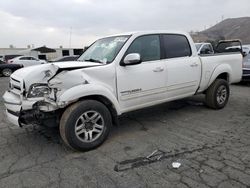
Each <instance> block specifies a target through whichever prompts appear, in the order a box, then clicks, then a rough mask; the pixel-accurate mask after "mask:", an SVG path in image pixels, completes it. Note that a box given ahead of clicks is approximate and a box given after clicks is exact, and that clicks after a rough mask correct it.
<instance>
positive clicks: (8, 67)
mask: <svg viewBox="0 0 250 188" xmlns="http://www.w3.org/2000/svg"><path fill="white" fill-rule="evenodd" d="M20 68H23V65H21V64H6V63H1V64H0V74H1V75H3V76H6V77H9V76H10V75H11V74H12V73H13V72H15V71H16V70H17V69H20Z"/></svg>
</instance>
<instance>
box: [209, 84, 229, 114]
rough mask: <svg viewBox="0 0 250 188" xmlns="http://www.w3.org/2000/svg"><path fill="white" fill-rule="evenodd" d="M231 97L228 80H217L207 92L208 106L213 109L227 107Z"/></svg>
mask: <svg viewBox="0 0 250 188" xmlns="http://www.w3.org/2000/svg"><path fill="white" fill-rule="evenodd" d="M229 95H230V90H229V84H228V82H227V81H226V80H223V79H216V80H215V81H214V83H213V84H212V85H211V86H209V88H208V89H207V92H206V105H207V106H208V107H210V108H213V109H222V108H224V107H225V106H226V104H227V102H228V98H229Z"/></svg>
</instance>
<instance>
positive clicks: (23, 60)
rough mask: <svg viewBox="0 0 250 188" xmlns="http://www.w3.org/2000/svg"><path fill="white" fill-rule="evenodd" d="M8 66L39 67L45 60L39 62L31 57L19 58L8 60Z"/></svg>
mask: <svg viewBox="0 0 250 188" xmlns="http://www.w3.org/2000/svg"><path fill="white" fill-rule="evenodd" d="M7 63H8V64H21V65H23V66H24V67H28V66H32V65H40V64H44V63H47V61H45V60H40V59H37V58H35V57H32V56H19V57H15V58H14V59H10V60H8V62H7Z"/></svg>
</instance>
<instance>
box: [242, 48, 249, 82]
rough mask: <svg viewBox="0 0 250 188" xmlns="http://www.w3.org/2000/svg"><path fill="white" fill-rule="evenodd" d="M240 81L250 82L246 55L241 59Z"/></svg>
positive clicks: (247, 56)
mask: <svg viewBox="0 0 250 188" xmlns="http://www.w3.org/2000/svg"><path fill="white" fill-rule="evenodd" d="M242 81H248V82H249V81H250V54H249V53H248V54H247V55H246V57H244V59H243V75H242Z"/></svg>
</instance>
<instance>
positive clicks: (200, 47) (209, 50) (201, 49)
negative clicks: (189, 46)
mask: <svg viewBox="0 0 250 188" xmlns="http://www.w3.org/2000/svg"><path fill="white" fill-rule="evenodd" d="M195 47H196V49H197V52H198V54H199V55H200V54H214V49H213V46H212V44H211V43H205V42H203V43H195Z"/></svg>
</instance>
